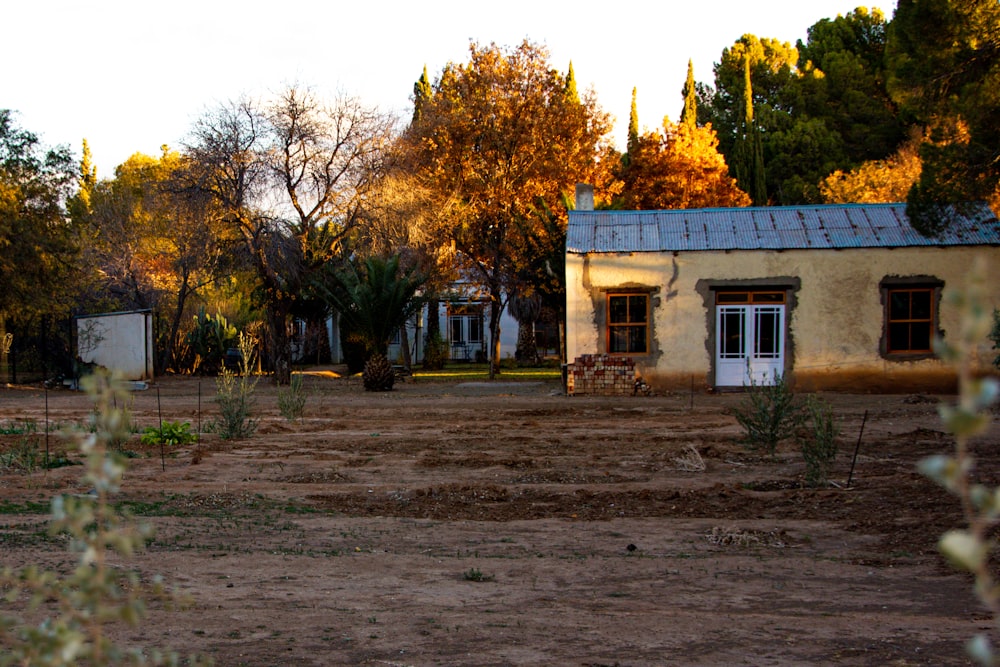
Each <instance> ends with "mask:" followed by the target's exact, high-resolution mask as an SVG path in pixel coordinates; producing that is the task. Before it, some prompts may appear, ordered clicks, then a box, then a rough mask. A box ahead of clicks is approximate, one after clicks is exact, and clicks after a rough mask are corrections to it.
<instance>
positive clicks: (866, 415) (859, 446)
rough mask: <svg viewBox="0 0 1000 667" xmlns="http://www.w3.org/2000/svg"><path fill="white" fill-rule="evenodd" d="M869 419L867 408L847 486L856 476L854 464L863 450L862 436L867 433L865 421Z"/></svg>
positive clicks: (855, 447) (862, 420) (862, 419)
mask: <svg viewBox="0 0 1000 667" xmlns="http://www.w3.org/2000/svg"><path fill="white" fill-rule="evenodd" d="M867 421H868V411H867V410H865V416H864V417H862V418H861V431H859V432H858V444H856V445H855V446H854V458H853V459H852V460H851V472H850V473H848V475H847V486H848V487H850V486H851V479H853V478H854V464H855V463H857V462H858V452H859V451H860V450H861V436H863V435H864V434H865V422H867Z"/></svg>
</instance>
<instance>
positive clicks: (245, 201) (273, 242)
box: [187, 87, 392, 384]
mask: <svg viewBox="0 0 1000 667" xmlns="http://www.w3.org/2000/svg"><path fill="white" fill-rule="evenodd" d="M391 127H392V125H391V119H390V118H388V117H386V116H384V115H383V114H380V113H378V112H377V111H375V110H373V109H370V108H367V107H365V106H364V105H362V104H361V103H360V102H358V101H357V100H355V99H352V98H346V97H343V98H339V99H337V100H334V101H333V102H331V103H327V102H326V101H325V100H322V99H320V98H319V97H318V96H316V95H315V94H314V93H312V92H311V91H309V90H303V89H299V88H297V87H289V88H287V89H286V90H284V91H283V92H282V93H281V94H280V95H278V96H277V97H275V98H273V99H272V100H269V101H267V102H263V103H261V102H258V101H255V100H250V99H243V100H240V101H237V102H234V103H231V104H226V105H223V106H221V107H219V108H218V109H217V110H215V111H212V112H209V113H208V114H206V115H205V116H204V117H203V118H201V119H200V120H199V121H198V122H197V123H196V125H195V127H194V129H193V131H192V137H191V142H190V145H189V146H188V148H187V151H188V154H189V155H190V156H191V159H192V160H193V162H194V164H195V165H196V167H197V168H196V169H195V170H194V172H193V175H194V177H195V180H194V183H195V184H196V185H197V186H198V187H199V188H200V189H202V191H204V192H206V193H208V194H209V195H211V196H212V198H213V200H214V205H215V206H217V207H218V208H219V210H220V211H221V215H222V217H223V219H224V221H226V223H227V224H228V225H229V226H230V227H231V228H232V229H233V230H234V232H235V233H236V234H238V236H239V238H240V239H241V240H242V245H243V248H244V250H245V252H246V254H247V256H248V257H249V258H250V261H251V263H252V265H253V267H254V270H255V273H256V278H257V281H258V288H259V293H260V294H261V299H262V302H263V304H264V307H265V311H266V313H267V329H268V337H269V341H270V352H271V360H272V362H273V364H274V367H275V379H276V380H277V382H278V383H281V384H287V383H288V382H289V381H290V378H291V348H290V345H289V340H288V333H287V332H288V323H289V319H290V317H291V315H292V313H293V311H294V309H295V307H296V305H297V304H300V303H301V302H302V301H303V299H304V298H305V296H306V295H307V293H308V291H309V288H310V287H311V285H312V283H313V281H315V280H321V279H322V278H323V276H324V275H326V273H325V268H324V267H325V265H326V264H327V263H328V262H330V261H332V260H333V259H335V258H336V257H337V256H338V253H339V251H340V250H341V246H342V242H343V240H344V239H345V238H346V235H347V234H348V233H349V232H350V231H351V229H353V228H354V226H355V225H356V223H357V221H358V218H359V215H360V211H361V210H362V206H363V203H364V201H365V199H366V197H367V195H368V193H369V191H370V189H371V186H372V183H373V182H374V181H375V178H374V175H375V174H377V173H379V171H380V170H381V163H382V160H383V158H384V156H385V154H386V151H387V150H388V147H389V145H390V140H391Z"/></svg>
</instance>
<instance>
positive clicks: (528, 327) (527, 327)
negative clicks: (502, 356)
mask: <svg viewBox="0 0 1000 667" xmlns="http://www.w3.org/2000/svg"><path fill="white" fill-rule="evenodd" d="M514 358H516V359H517V362H518V364H523V365H525V366H533V365H535V364H537V363H538V345H537V343H536V341H535V323H534V321H528V320H525V321H522V322H518V323H517V351H516V352H515V353H514Z"/></svg>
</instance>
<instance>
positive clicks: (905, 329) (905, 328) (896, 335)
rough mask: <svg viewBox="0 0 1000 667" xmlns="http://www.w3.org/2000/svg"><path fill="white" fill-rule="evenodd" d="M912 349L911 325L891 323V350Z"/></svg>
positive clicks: (902, 350)
mask: <svg viewBox="0 0 1000 667" xmlns="http://www.w3.org/2000/svg"><path fill="white" fill-rule="evenodd" d="M909 349H910V325H909V324H906V323H901V322H893V323H890V324H889V351H890V352H906V351H908V350H909Z"/></svg>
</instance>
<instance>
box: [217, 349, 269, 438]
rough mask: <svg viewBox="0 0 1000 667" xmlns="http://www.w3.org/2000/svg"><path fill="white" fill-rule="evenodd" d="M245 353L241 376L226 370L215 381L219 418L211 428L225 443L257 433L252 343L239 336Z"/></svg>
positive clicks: (255, 378) (241, 350)
mask: <svg viewBox="0 0 1000 667" xmlns="http://www.w3.org/2000/svg"><path fill="white" fill-rule="evenodd" d="M239 348H240V353H241V354H242V361H241V363H242V368H241V369H240V373H239V374H237V373H233V372H232V371H230V370H228V369H225V368H224V369H223V370H222V372H221V373H220V374H219V376H218V377H217V378H216V380H215V402H216V403H218V404H219V418H218V419H217V420H215V421H214V422H213V423H212V425H211V427H212V430H214V431H215V432H216V433H218V434H219V437H221V438H223V439H224V440H237V439H240V438H248V437H250V436H251V435H253V434H254V432H255V431H256V430H257V420H256V419H254V418H253V409H254V392H255V391H256V389H257V379H258V378H257V377H256V376H254V375H253V373H252V372H251V369H252V368H253V363H254V350H253V341H252V340H251V339H250V337H249V336H247V335H245V334H242V333H241V334H240V335H239Z"/></svg>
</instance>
